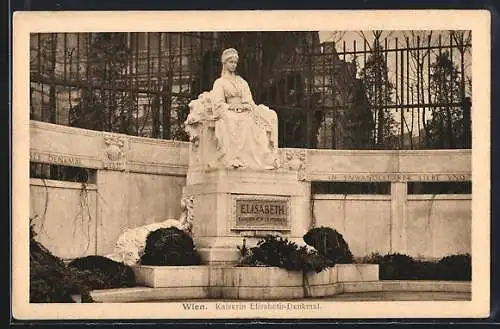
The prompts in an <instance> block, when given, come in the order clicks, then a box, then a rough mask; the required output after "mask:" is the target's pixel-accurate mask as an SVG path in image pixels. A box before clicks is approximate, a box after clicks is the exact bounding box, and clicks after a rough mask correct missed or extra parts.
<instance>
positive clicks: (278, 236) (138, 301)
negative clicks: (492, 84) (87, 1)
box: [12, 11, 490, 319]
mask: <svg viewBox="0 0 500 329" xmlns="http://www.w3.org/2000/svg"><path fill="white" fill-rule="evenodd" d="M17 14H19V15H17V16H16V17H14V18H15V19H14V33H16V29H18V31H19V33H16V34H15V37H14V40H13V45H14V57H13V61H14V65H13V78H14V85H13V86H14V88H13V90H14V98H13V99H14V105H13V114H12V115H13V126H12V127H13V167H14V172H13V180H14V182H13V207H14V208H13V220H12V221H13V238H12V241H13V250H14V254H13V268H12V270H13V271H14V270H17V269H21V271H20V272H19V275H16V276H15V277H13V303H14V316H16V314H17V315H18V317H19V318H22V319H49V318H50V319H57V318H59V319H82V318H86V319H88V318H94V319H107V318H155V319H161V318H168V319H171V318H183V319H186V318H187V319H189V318H193V319H194V318H241V319H244V318H345V317H364V318H378V317H380V318H383V317H394V318H397V317H412V318H416V317H436V316H438V315H439V316H440V317H468V316H476V317H478V316H488V314H489V279H490V278H489V266H490V265H489V264H490V259H489V241H490V231H489V220H490V218H489V206H490V205H489V203H488V202H489V201H488V200H489V184H490V182H489V179H490V178H489V152H490V149H489V115H490V108H489V69H490V68H489V60H490V53H489V45H490V35H489V13H488V12H486V11H466V12H464V13H457V12H456V11H450V12H449V13H447V11H392V12H390V11H386V12H380V13H376V14H373V13H372V14H371V15H370V14H369V13H361V12H349V13H345V12H344V13H339V12H335V11H323V12H321V11H316V12H314V11H311V12H295V13H293V14H290V13H287V12H280V11H275V12H273V11H268V12H260V13H256V12H244V11H243V12H240V13H233V12H218V13H210V12H206V13H202V12H199V13H187V12H177V13H176V12H170V13H162V12H157V13H125V12H122V13H115V15H113V13H108V14H104V13H99V12H95V13H84V12H81V13H70V12H66V13H64V12H60V13H55V12H54V13H50V12H46V13H29V12H25V13H17ZM290 15H291V17H290ZM294 15H295V17H293V16H294ZM458 16H461V17H466V18H467V19H461V20H458V19H457V18H458ZM287 17H289V19H286V18H287ZM410 17H415V18H410ZM418 17H420V18H424V17H425V19H422V20H419V19H417V18H418ZM202 18H203V19H202ZM389 18H390V19H389ZM409 18H410V19H409ZM285 20H286V21H287V23H283V22H284V21H285ZM280 23H282V24H281V25H280ZM16 24H17V25H16ZM473 169H474V170H473ZM28 241H29V243H28ZM28 254H29V258H28Z"/></svg>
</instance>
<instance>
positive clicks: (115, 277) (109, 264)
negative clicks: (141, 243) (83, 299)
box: [68, 256, 136, 290]
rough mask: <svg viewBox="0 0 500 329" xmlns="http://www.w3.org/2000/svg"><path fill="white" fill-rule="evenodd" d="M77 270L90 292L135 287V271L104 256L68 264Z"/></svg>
mask: <svg viewBox="0 0 500 329" xmlns="http://www.w3.org/2000/svg"><path fill="white" fill-rule="evenodd" d="M68 266H69V267H70V268H73V269H76V270H77V271H76V275H77V277H78V279H79V281H80V282H81V283H82V284H83V285H85V287H86V288H87V289H88V290H94V289H110V288H121V287H134V286H135V285H136V282H135V275H134V271H132V268H131V267H130V266H127V265H125V264H123V263H118V262H115V261H114V260H111V259H109V258H106V257H103V256H86V257H82V258H76V259H75V260H73V261H72V262H71V263H69V264H68Z"/></svg>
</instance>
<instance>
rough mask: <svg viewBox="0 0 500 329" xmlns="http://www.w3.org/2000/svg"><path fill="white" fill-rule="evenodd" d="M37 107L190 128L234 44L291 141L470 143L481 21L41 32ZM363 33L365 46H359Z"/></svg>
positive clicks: (87, 123) (261, 99)
mask: <svg viewBox="0 0 500 329" xmlns="http://www.w3.org/2000/svg"><path fill="white" fill-rule="evenodd" d="M30 43H31V52H30V53H31V57H30V59H31V61H30V79H31V81H30V91H31V92H30V116H31V118H32V119H33V120H40V121H47V122H52V123H57V124H63V125H70V126H75V127H81V128H87V129H95V130H105V131H113V132H120V133H126V134H132V135H137V136H145V137H153V138H164V139H179V140H185V139H186V138H187V136H186V135H185V133H184V131H183V122H184V120H185V118H186V116H187V113H188V103H189V101H190V100H192V99H194V98H196V97H197V95H198V94H199V93H201V92H203V91H207V90H209V89H211V86H212V83H213V81H214V80H215V79H216V78H217V77H218V76H219V74H220V69H221V64H220V61H219V56H220V54H221V52H222V50H223V49H224V48H226V47H235V48H237V49H238V50H239V51H240V53H241V57H240V63H239V72H240V74H241V75H242V76H243V77H245V79H246V80H247V81H248V82H249V84H250V87H251V89H252V92H253V95H254V98H255V101H256V102H257V103H263V104H266V105H268V106H269V107H271V108H273V109H274V110H275V111H276V112H277V114H278V119H279V144H280V146H281V147H308V148H332V149H417V148H470V145H471V144H470V143H471V138H470V111H471V102H470V99H471V91H470V86H471V77H470V74H469V73H468V72H469V71H470V70H469V68H468V66H469V65H470V64H469V63H470V56H471V55H470V52H471V48H472V47H471V39H470V31H437V32H436V31H425V32H415V31H403V32H397V33H395V36H394V35H393V36H391V37H385V38H383V35H382V33H379V32H377V31H374V32H373V38H372V40H367V39H365V40H363V41H362V42H361V43H359V42H357V41H356V40H353V41H352V42H347V41H341V42H336V43H334V42H320V40H319V36H318V33H317V32H231V33H228V32H203V33H198V32H192V33H161V32H155V33H49V34H32V36H31V40H30ZM360 44H361V46H360Z"/></svg>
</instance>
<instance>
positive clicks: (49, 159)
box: [30, 151, 82, 167]
mask: <svg viewBox="0 0 500 329" xmlns="http://www.w3.org/2000/svg"><path fill="white" fill-rule="evenodd" d="M30 161H31V162H39V163H50V164H58V165H63V166H72V167H82V161H81V160H80V159H78V158H76V157H74V156H70V155H64V154H50V153H39V152H36V151H30Z"/></svg>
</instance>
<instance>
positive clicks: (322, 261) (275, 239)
mask: <svg viewBox="0 0 500 329" xmlns="http://www.w3.org/2000/svg"><path fill="white" fill-rule="evenodd" d="M241 249H242V248H240V250H241ZM241 262H242V265H251V266H275V267H280V268H284V269H286V270H289V271H304V272H310V271H314V272H321V271H322V270H323V269H325V268H327V267H330V266H333V263H332V262H331V261H330V260H329V259H327V258H325V257H324V256H322V255H320V254H319V253H317V252H315V251H310V250H308V249H307V247H305V246H303V247H299V246H298V245H297V244H296V243H295V242H292V241H289V240H288V239H286V238H283V237H280V236H275V235H267V236H265V237H264V238H262V239H261V240H259V241H258V242H257V246H256V247H253V248H250V249H249V251H248V252H247V253H246V254H245V255H243V258H242V261H241Z"/></svg>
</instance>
